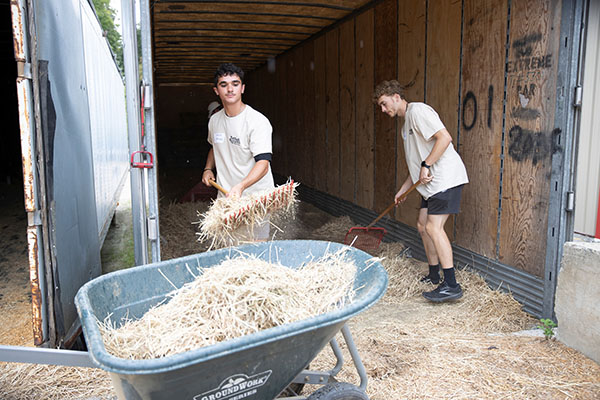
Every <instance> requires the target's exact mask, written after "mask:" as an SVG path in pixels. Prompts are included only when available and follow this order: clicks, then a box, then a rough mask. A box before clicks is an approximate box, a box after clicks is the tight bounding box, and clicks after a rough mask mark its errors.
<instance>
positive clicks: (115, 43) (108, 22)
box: [93, 0, 124, 71]
mask: <svg viewBox="0 0 600 400" xmlns="http://www.w3.org/2000/svg"><path fill="white" fill-rule="evenodd" d="M93 2H94V8H95V9H96V15H98V19H99V20H100V25H101V26H102V30H103V31H104V35H105V36H106V39H107V40H108V43H109V44H110V47H111V48H112V51H113V54H114V55H115V58H116V60H117V65H118V67H119V69H120V70H121V71H124V68H123V42H122V41H121V34H120V33H119V31H117V27H118V25H115V17H116V15H117V12H116V10H115V9H113V8H112V7H111V6H110V0H93Z"/></svg>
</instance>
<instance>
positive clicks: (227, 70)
mask: <svg viewBox="0 0 600 400" xmlns="http://www.w3.org/2000/svg"><path fill="white" fill-rule="evenodd" d="M229 75H237V76H239V77H240V80H241V81H242V83H244V71H243V70H242V69H241V68H240V67H238V66H237V65H235V64H232V63H225V64H221V65H219V68H217V70H216V71H215V81H214V84H215V87H216V86H217V83H218V82H219V78H220V77H222V76H229Z"/></svg>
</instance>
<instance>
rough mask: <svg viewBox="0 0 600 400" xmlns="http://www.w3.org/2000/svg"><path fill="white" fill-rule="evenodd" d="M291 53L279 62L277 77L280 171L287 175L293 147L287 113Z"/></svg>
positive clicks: (289, 172)
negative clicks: (280, 150)
mask: <svg viewBox="0 0 600 400" xmlns="http://www.w3.org/2000/svg"><path fill="white" fill-rule="evenodd" d="M290 58H291V57H290V53H287V54H284V55H283V56H282V57H281V58H280V59H278V60H277V65H278V67H277V70H278V71H279V74H278V75H277V82H278V83H279V89H280V90H279V100H280V102H279V105H278V107H277V108H278V113H277V120H278V121H279V126H278V129H277V131H278V137H279V140H281V142H280V143H281V149H282V152H281V158H280V160H281V165H282V167H283V168H282V169H280V170H278V171H279V172H281V173H284V174H285V175H291V173H292V172H291V169H292V167H291V162H290V161H291V160H290V158H291V157H292V155H291V150H293V147H292V143H291V142H292V138H291V137H290V130H289V128H288V125H289V116H290V113H289V112H287V107H288V106H289V103H290V101H289V99H290V97H291V95H290V89H289V83H290V81H289V80H288V76H289V65H290Z"/></svg>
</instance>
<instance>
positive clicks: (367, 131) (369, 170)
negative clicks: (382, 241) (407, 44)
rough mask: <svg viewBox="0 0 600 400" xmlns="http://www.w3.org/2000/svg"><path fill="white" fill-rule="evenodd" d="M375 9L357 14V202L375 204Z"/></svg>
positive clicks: (359, 203) (363, 204)
mask: <svg viewBox="0 0 600 400" xmlns="http://www.w3.org/2000/svg"><path fill="white" fill-rule="evenodd" d="M373 24H374V12H373V10H372V9H370V10H367V11H366V12H364V13H362V14H361V15H359V16H357V17H356V203H357V204H358V205H359V206H361V207H365V208H369V209H370V208H373V199H374V197H373V196H374V189H375V175H374V172H375V165H374V150H375V148H374V140H375V136H374V128H375V127H374V121H375V112H376V111H377V110H376V108H375V107H374V105H373V100H372V99H373V88H374V86H375V76H374V65H373V64H374V61H375V53H374V48H373V41H374V25H373Z"/></svg>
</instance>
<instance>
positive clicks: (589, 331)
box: [554, 242, 600, 363]
mask: <svg viewBox="0 0 600 400" xmlns="http://www.w3.org/2000/svg"><path fill="white" fill-rule="evenodd" d="M599 274H600V242H567V243H565V245H564V253H563V259H562V262H561V268H560V272H559V274H558V282H557V287H556V296H555V304H554V311H555V313H556V319H557V320H558V332H557V338H558V340H560V341H561V342H563V343H564V344H566V345H567V346H569V347H571V348H574V349H575V350H578V351H580V352H581V353H583V354H585V355H586V356H587V357H590V358H591V359H592V360H594V361H596V362H597V363H600V281H599V276H598V275H599Z"/></svg>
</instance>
